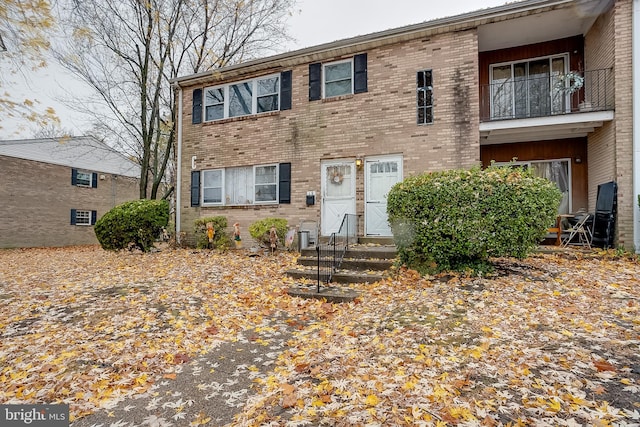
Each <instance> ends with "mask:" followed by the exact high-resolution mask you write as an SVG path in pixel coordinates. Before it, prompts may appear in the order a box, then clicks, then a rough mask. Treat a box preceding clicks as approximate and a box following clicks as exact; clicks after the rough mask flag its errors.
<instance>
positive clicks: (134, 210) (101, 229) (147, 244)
mask: <svg viewBox="0 0 640 427" xmlns="http://www.w3.org/2000/svg"><path fill="white" fill-rule="evenodd" d="M168 221H169V203H168V202H167V201H166V200H134V201H131V202H125V203H122V204H121V205H118V206H116V207H115V208H113V209H111V210H110V211H109V212H107V213H106V214H104V215H103V216H102V218H100V219H99V220H98V221H97V222H96V225H95V227H94V230H95V233H96V237H97V238H98V242H100V245H101V246H102V248H103V249H106V250H112V251H117V250H120V249H125V248H132V247H136V248H139V249H141V250H143V251H145V252H146V251H148V250H150V249H151V248H152V247H153V242H154V241H155V240H156V239H157V238H158V237H159V236H160V233H161V231H162V228H163V227H166V225H167V223H168Z"/></svg>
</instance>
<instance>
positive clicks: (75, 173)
mask: <svg viewBox="0 0 640 427" xmlns="http://www.w3.org/2000/svg"><path fill="white" fill-rule="evenodd" d="M71 185H78V169H71Z"/></svg>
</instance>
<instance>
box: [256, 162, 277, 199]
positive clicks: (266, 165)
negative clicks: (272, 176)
mask: <svg viewBox="0 0 640 427" xmlns="http://www.w3.org/2000/svg"><path fill="white" fill-rule="evenodd" d="M264 167H274V168H275V170H276V180H275V183H270V184H260V185H274V184H275V186H276V194H275V199H274V200H264V201H258V200H256V169H257V168H264ZM279 193H280V167H279V164H278V163H268V164H265V165H254V166H253V204H254V205H275V204H278V203H280V199H279V197H278V194H279Z"/></svg>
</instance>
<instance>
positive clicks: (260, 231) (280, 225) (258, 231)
mask: <svg viewBox="0 0 640 427" xmlns="http://www.w3.org/2000/svg"><path fill="white" fill-rule="evenodd" d="M271 227H276V232H277V233H278V247H280V248H283V247H284V238H285V236H286V234H287V231H288V229H289V224H288V222H287V220H286V219H283V218H265V219H261V220H259V221H256V222H254V223H253V224H251V225H250V226H249V234H251V237H253V238H254V239H255V240H256V241H257V242H258V244H259V245H261V246H263V247H267V248H268V247H269V246H270V242H269V231H271Z"/></svg>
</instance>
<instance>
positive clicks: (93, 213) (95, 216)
mask: <svg viewBox="0 0 640 427" xmlns="http://www.w3.org/2000/svg"><path fill="white" fill-rule="evenodd" d="M97 219H98V211H91V225H95V223H96V220H97Z"/></svg>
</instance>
